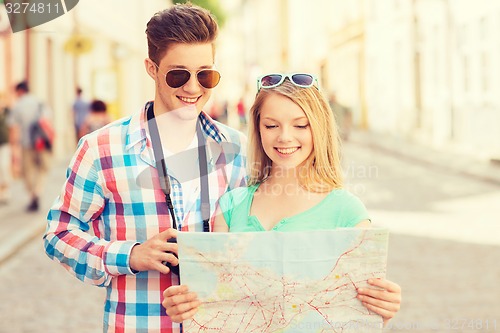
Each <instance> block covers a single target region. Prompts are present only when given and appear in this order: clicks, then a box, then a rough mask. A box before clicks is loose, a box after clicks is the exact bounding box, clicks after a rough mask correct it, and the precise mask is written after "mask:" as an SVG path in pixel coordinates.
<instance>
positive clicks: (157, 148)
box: [147, 103, 210, 232]
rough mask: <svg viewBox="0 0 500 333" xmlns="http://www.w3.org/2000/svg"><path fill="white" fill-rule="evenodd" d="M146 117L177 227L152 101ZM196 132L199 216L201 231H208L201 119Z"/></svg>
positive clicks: (164, 192)
mask: <svg viewBox="0 0 500 333" xmlns="http://www.w3.org/2000/svg"><path fill="white" fill-rule="evenodd" d="M147 118H148V125H149V133H150V135H151V142H152V145H153V152H154V156H155V160H156V169H157V170H158V175H159V177H160V186H161V189H162V191H163V194H165V201H166V203H167V207H168V211H169V213H170V218H171V220H172V228H174V229H177V223H176V218H175V213H174V206H173V204H172V198H171V197H170V181H169V178H168V173H167V165H166V163H165V157H164V155H163V149H162V146H161V140H160V133H159V132H158V125H157V123H156V119H155V114H154V111H153V103H150V104H149V107H148V110H147ZM196 134H197V136H198V164H199V171H200V188H201V190H200V191H201V217H202V219H203V231H204V232H209V231H210V227H209V220H210V196H209V190H208V167H207V152H206V149H205V144H204V143H205V138H204V136H203V132H202V129H201V121H200V120H198V121H197V126H196Z"/></svg>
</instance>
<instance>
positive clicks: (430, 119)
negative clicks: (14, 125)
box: [0, 0, 500, 159]
mask: <svg viewBox="0 0 500 333" xmlns="http://www.w3.org/2000/svg"><path fill="white" fill-rule="evenodd" d="M220 4H221V6H222V7H223V8H224V9H225V11H226V14H227V18H226V23H225V25H224V27H222V29H221V31H220V35H219V39H218V42H217V53H216V67H217V68H218V69H219V70H220V71H221V73H222V80H221V83H220V85H219V86H218V87H217V88H216V89H215V91H214V94H213V95H214V98H213V100H217V101H219V102H227V105H228V106H229V110H228V111H229V119H228V122H229V124H230V125H234V126H236V125H237V123H238V120H237V115H236V109H235V107H236V104H237V101H238V100H239V98H240V97H243V98H244V100H245V104H246V105H247V106H250V105H251V104H252V101H253V98H254V96H255V93H256V81H255V79H256V77H257V76H258V75H261V74H263V73H267V72H276V71H283V72H289V71H308V72H313V73H316V74H318V76H319V78H320V83H321V89H322V90H323V92H324V93H325V94H330V93H331V92H335V94H336V96H337V99H338V100H339V101H340V102H341V103H342V104H344V105H346V106H348V107H350V108H351V110H352V112H353V119H354V123H355V126H357V127H358V128H361V129H366V130H371V131H374V132H378V133H382V134H387V135H392V136H397V137H401V138H407V139H411V140H414V141H418V142H420V143H422V144H425V145H428V146H429V147H433V148H437V149H453V150H455V151H458V152H463V153H466V154H471V155H474V156H476V157H481V158H485V159H488V158H494V157H496V158H498V157H500V134H499V133H500V99H499V98H498V96H500V43H499V42H498V38H497V37H496V32H497V31H500V1H490V0H349V1H345V0H310V1H307V2H305V1H303V0H271V1H269V0H224V1H220ZM170 5H171V1H169V0H148V1H144V2H139V1H133V0H107V1H99V0H86V1H80V3H79V4H78V6H76V7H75V9H73V10H72V11H70V12H69V13H68V14H66V15H64V16H63V17H60V18H58V19H56V20H54V21H51V22H49V23H47V24H44V25H42V26H39V27H36V28H34V29H31V30H30V31H25V32H19V33H15V34H12V33H9V31H8V29H6V28H5V26H6V24H5V13H4V12H5V10H4V8H0V15H2V14H1V13H3V15H4V17H2V16H0V73H2V75H1V77H0V92H7V93H11V91H12V90H11V87H12V86H13V85H14V84H15V83H16V82H18V81H20V80H22V79H25V78H27V79H29V81H30V83H31V86H32V88H33V91H34V92H35V93H36V94H37V95H39V96H41V97H42V98H44V99H45V100H46V101H47V102H48V103H49V104H50V105H51V106H52V108H53V109H54V112H55V116H56V117H55V121H56V128H57V131H58V134H59V137H61V136H62V137H67V138H70V137H72V136H71V134H70V133H66V132H68V131H71V130H72V128H71V127H70V126H67V125H68V124H69V123H70V122H71V119H70V117H71V113H70V112H69V111H68V110H69V108H70V106H71V102H72V100H73V98H74V88H75V86H77V85H78V86H81V87H82V88H83V89H84V92H85V95H86V96H87V97H88V98H100V99H103V100H105V101H106V102H107V103H108V104H109V105H110V111H111V114H112V115H113V117H114V118H117V117H119V116H122V115H126V114H129V113H131V112H133V111H135V110H137V108H138V107H140V105H141V104H142V102H143V101H144V100H145V99H151V98H153V96H152V93H153V91H154V86H153V82H152V80H151V79H150V78H149V77H148V76H147V75H146V73H145V71H144V66H143V60H144V58H145V57H146V56H147V46H146V39H145V34H144V30H145V25H146V22H147V21H148V19H149V18H150V16H151V15H152V13H154V12H156V11H157V10H160V9H163V8H165V7H167V6H170ZM0 6H1V5H0ZM2 27H3V28H2ZM77 45H78V46H77ZM89 45H90V49H89V50H87V48H88V46H89ZM8 97H9V98H11V97H10V96H9V95H8ZM73 146H74V144H72V143H71V141H70V140H59V141H58V146H57V147H56V150H57V151H60V152H65V151H68V150H71V149H73V148H74V147H73Z"/></svg>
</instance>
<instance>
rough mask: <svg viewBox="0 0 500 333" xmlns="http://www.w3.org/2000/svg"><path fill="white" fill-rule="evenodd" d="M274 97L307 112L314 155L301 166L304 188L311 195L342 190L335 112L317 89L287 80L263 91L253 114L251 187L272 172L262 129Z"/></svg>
mask: <svg viewBox="0 0 500 333" xmlns="http://www.w3.org/2000/svg"><path fill="white" fill-rule="evenodd" d="M272 94H279V95H282V96H284V97H286V98H289V99H290V100H291V101H292V102H294V103H295V104H297V105H298V106H299V107H300V108H301V109H302V110H303V111H304V113H305V115H306V117H307V119H308V121H309V126H310V128H311V133H312V139H313V151H312V152H311V154H310V155H309V157H308V158H307V159H306V160H305V161H304V162H303V164H302V165H301V168H300V170H301V172H300V173H299V182H300V184H301V186H302V187H304V188H305V189H306V190H308V191H310V192H319V193H321V192H327V191H331V190H333V189H336V188H341V187H342V185H343V177H342V169H341V165H340V139H339V134H338V129H337V124H336V123H335V119H334V116H333V113H332V110H331V109H330V106H329V104H328V102H327V100H326V99H325V97H324V96H323V95H322V94H321V92H320V91H319V90H318V88H316V87H309V88H302V87H298V86H296V85H294V84H293V83H291V82H290V81H289V80H288V79H286V80H285V81H284V82H283V83H282V84H281V85H279V86H277V87H275V88H270V89H269V88H267V89H266V88H264V89H261V90H260V91H259V92H258V93H257V96H256V97H255V102H254V104H253V105H252V108H251V110H250V119H249V128H248V132H249V133H248V138H249V140H248V142H249V147H248V162H249V163H248V168H249V170H248V175H249V180H248V184H249V185H255V184H258V183H261V182H262V181H264V180H265V179H266V178H267V177H268V176H269V174H270V172H271V167H272V161H271V159H269V157H268V156H267V155H266V153H265V152H264V149H263V147H262V140H261V136H260V130H259V126H260V113H261V108H262V105H263V104H264V101H265V99H266V98H267V97H268V96H270V95H272ZM302 171H303V172H302Z"/></svg>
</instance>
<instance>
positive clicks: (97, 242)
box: [44, 4, 246, 333]
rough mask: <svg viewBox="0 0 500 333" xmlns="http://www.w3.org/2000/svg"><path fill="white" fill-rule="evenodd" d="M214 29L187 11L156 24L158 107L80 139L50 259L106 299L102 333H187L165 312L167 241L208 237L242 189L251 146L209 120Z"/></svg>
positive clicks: (173, 10)
mask: <svg viewBox="0 0 500 333" xmlns="http://www.w3.org/2000/svg"><path fill="white" fill-rule="evenodd" d="M217 30H218V27H217V23H216V21H215V19H214V17H213V16H212V15H211V14H210V13H209V12H208V11H207V10H205V9H203V8H200V7H197V6H194V5H191V4H179V5H174V6H171V7H169V8H168V9H166V10H164V11H161V12H158V13H156V14H155V15H154V16H153V17H152V18H151V19H150V21H149V22H148V24H147V29H146V35H147V40H148V55H149V57H148V58H147V59H145V61H144V64H145V68H146V72H147V73H148V75H149V76H150V77H151V78H152V79H153V80H154V81H155V85H154V87H155V97H154V101H149V102H147V103H145V104H144V107H143V108H142V109H141V110H140V111H139V112H137V113H135V114H133V115H132V116H130V117H126V118H124V119H121V120H118V121H115V122H113V123H112V124H110V125H108V126H106V127H104V128H102V129H99V130H96V131H95V132H93V133H91V134H88V135H86V136H85V137H83V138H82V139H81V140H80V143H79V145H78V148H77V151H76V153H75V155H74V157H73V159H72V161H71V163H70V165H69V168H68V172H67V175H68V179H67V181H66V182H65V184H64V185H63V188H62V190H61V194H60V196H59V197H58V198H57V199H56V201H55V203H54V205H53V206H52V208H51V210H50V212H49V215H48V225H47V229H46V232H45V235H44V246H45V251H46V253H47V255H48V256H49V257H50V258H52V259H54V260H56V261H59V262H60V263H61V264H62V266H63V267H64V268H66V269H67V270H68V271H69V272H70V273H72V274H73V275H75V276H76V277H77V278H78V279H80V280H82V281H84V282H87V283H90V284H94V285H97V286H101V287H105V288H106V289H107V293H106V301H105V305H104V312H105V313H104V328H103V331H104V332H148V333H155V332H162V333H171V332H179V331H180V327H179V325H178V324H175V323H172V321H171V320H170V318H169V317H168V316H167V314H166V312H165V309H164V308H163V307H162V305H161V301H162V291H163V290H164V289H165V288H167V287H168V286H170V285H173V284H179V275H178V273H179V271H178V267H177V265H178V259H177V257H176V254H177V244H175V243H173V242H168V240H170V239H174V238H175V237H176V235H177V233H176V229H177V228H178V229H180V230H182V231H190V232H191V231H193V232H194V231H209V230H210V225H211V224H210V220H211V219H212V218H213V217H214V215H215V206H216V202H217V200H218V199H219V197H220V196H221V195H222V194H223V193H225V192H226V191H227V190H230V189H233V188H236V187H238V186H241V185H243V184H245V176H246V168H245V164H246V163H245V162H246V155H245V151H244V149H243V148H242V147H244V146H245V142H244V141H245V140H246V139H245V138H244V136H243V134H242V133H241V132H238V131H236V130H234V129H231V128H229V127H227V126H225V125H223V124H221V123H219V122H216V121H214V120H212V119H211V118H210V116H208V115H207V114H206V113H205V112H203V111H202V109H203V108H204V107H205V104H206V103H207V101H208V100H209V98H210V95H211V93H212V89H213V88H215V87H216V86H217V84H218V83H219V80H220V74H219V72H218V71H217V70H215V69H214V43H215V38H216V35H217ZM202 207H203V209H202ZM174 240H175V239H174Z"/></svg>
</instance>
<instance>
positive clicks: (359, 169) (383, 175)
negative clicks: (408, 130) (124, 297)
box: [0, 132, 500, 333]
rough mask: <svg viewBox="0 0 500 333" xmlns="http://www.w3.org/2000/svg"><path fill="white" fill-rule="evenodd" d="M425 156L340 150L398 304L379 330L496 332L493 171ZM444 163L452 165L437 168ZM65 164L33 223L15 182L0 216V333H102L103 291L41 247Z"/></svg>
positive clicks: (392, 149) (360, 145)
mask: <svg viewBox="0 0 500 333" xmlns="http://www.w3.org/2000/svg"><path fill="white" fill-rule="evenodd" d="M434 154H435V153H433V152H432V151H431V150H428V149H427V151H426V152H424V151H423V150H422V148H421V147H419V146H417V145H414V144H407V143H405V142H404V141H402V140H389V139H387V138H383V137H379V138H376V137H374V136H373V135H371V134H369V133H363V132H355V133H353V135H352V137H351V139H350V140H349V141H348V142H346V143H345V144H344V155H345V156H344V166H345V173H346V175H347V177H348V179H347V181H346V183H347V187H349V188H350V190H351V191H353V192H355V193H356V194H357V195H359V196H360V197H361V198H362V199H363V200H364V201H365V203H366V205H367V207H368V210H369V212H370V213H371V214H372V217H373V222H374V224H375V225H378V226H386V227H389V229H390V231H391V238H390V245H389V263H388V278H389V279H392V280H393V281H396V282H397V283H399V284H400V285H401V286H402V288H403V303H402V307H401V311H400V313H399V314H398V316H397V317H396V318H395V319H394V320H392V321H391V323H390V325H389V326H388V327H387V328H386V330H387V331H394V332H406V331H420V332H431V331H432V332H489V331H497V330H500V327H499V326H500V316H499V314H500V305H499V304H498V302H497V296H498V295H499V294H500V287H499V285H498V280H499V278H500V266H498V258H499V257H500V244H499V242H498V233H494V232H493V230H494V228H495V225H496V224H497V223H498V216H499V214H498V213H499V212H498V209H499V208H498V204H497V205H496V206H495V205H494V203H495V202H496V203H498V202H500V179H499V177H498V174H499V171H500V170H498V167H496V166H493V165H489V164H484V163H483V164H481V163H478V162H477V161H472V160H467V159H463V158H462V159H460V158H459V157H458V156H451V155H447V156H444V155H442V154H439V156H441V160H439V159H438V158H437V156H436V155H434ZM452 157H453V158H454V161H455V164H450V163H440V161H441V162H447V159H448V161H449V159H451V158H452ZM432 161H433V162H434V163H432ZM467 162H468V164H466V163H467ZM65 163H67V161H60V162H59V163H57V167H55V168H54V170H53V173H52V178H51V180H50V183H49V186H47V197H46V198H44V200H43V201H44V202H43V206H44V209H43V210H42V211H41V212H40V213H39V214H33V215H27V214H25V213H24V212H23V209H24V204H25V202H24V201H23V199H22V198H23V189H22V187H21V186H20V185H21V184H18V183H16V188H15V191H16V193H15V196H14V197H15V198H16V200H13V201H12V202H11V204H10V205H9V206H2V207H1V208H0V217H1V218H0V221H1V224H2V225H1V229H0V232H1V235H0V239H1V240H2V246H1V247H0V250H1V253H2V254H3V256H4V257H3V258H2V261H1V264H0V294H1V295H2V302H1V303H0V322H1V323H2V325H1V326H0V332H6V333H7V332H9V333H18V332H19V333H25V332H53V333H63V332H69V331H71V332H76V333H87V332H99V331H100V330H101V319H102V304H103V297H104V290H103V289H101V288H97V287H93V286H89V285H84V284H83V283H81V282H80V281H78V280H76V279H75V278H73V277H71V276H70V275H69V274H68V273H66V272H65V271H64V269H62V268H61V267H60V266H59V265H57V264H56V263H54V262H51V261H50V260H49V259H48V258H47V257H46V255H45V254H44V251H43V247H42V239H41V236H42V230H43V226H44V224H45V213H46V209H47V208H48V205H49V204H50V202H51V201H52V200H53V198H55V196H56V193H57V191H58V190H59V187H60V185H61V184H62V181H63V177H64V165H65ZM461 163H462V166H466V165H470V166H471V167H469V168H465V169H464V168H463V167H462V166H461V165H460V164H461ZM473 163H475V166H474V167H472V164H473ZM495 177H497V178H495ZM493 199H495V200H493ZM458 203H460V204H458ZM13 224H15V225H14V226H13ZM443 226H446V228H444V227H443ZM483 230H487V231H489V233H487V232H483ZM21 235H22V236H21ZM13 239H15V240H16V241H15V242H14V241H13ZM9 240H10V241H9ZM495 243H496V245H493V244H495Z"/></svg>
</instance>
